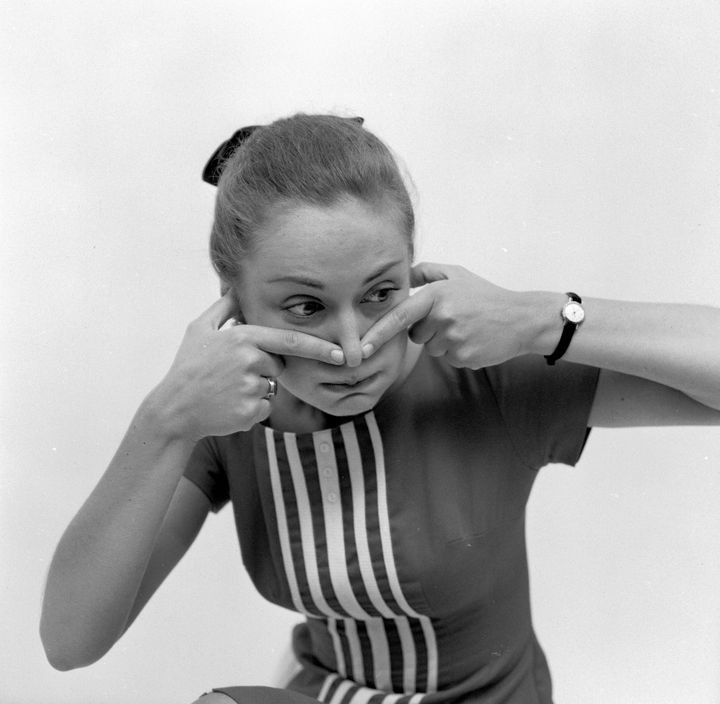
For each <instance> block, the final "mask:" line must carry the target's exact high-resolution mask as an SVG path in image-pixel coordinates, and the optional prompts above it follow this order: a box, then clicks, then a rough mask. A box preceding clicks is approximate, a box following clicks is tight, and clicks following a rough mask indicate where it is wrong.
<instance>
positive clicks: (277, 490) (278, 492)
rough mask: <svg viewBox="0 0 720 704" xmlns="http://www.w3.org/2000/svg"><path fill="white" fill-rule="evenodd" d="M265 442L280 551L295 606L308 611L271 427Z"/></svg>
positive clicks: (266, 432) (302, 611) (267, 429)
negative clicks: (295, 561)
mask: <svg viewBox="0 0 720 704" xmlns="http://www.w3.org/2000/svg"><path fill="white" fill-rule="evenodd" d="M265 444H266V445H267V453H268V464H269V465H270V483H271V485H272V492H273V500H274V501H275V517H276V520H277V527H278V537H279V538H280V551H281V552H282V558H283V565H284V567H285V576H286V577H287V581H288V585H289V587H290V595H291V597H292V602H293V604H294V606H295V608H296V609H297V610H298V611H299V612H300V613H308V611H307V609H306V608H305V606H304V605H303V603H302V599H301V598H300V590H299V589H298V583H297V577H296V575H295V566H294V565H293V560H292V553H291V551H290V534H289V531H288V526H287V516H286V515H285V502H284V501H283V495H282V486H281V484H280V469H279V467H278V463H277V455H276V454H275V437H274V435H273V431H272V430H271V429H270V428H265Z"/></svg>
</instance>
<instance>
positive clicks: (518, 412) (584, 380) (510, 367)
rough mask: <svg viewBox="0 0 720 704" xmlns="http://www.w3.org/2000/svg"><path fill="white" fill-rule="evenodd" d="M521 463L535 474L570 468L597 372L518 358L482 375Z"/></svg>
mask: <svg viewBox="0 0 720 704" xmlns="http://www.w3.org/2000/svg"><path fill="white" fill-rule="evenodd" d="M484 371H485V373H486V375H487V378H488V381H489V383H490V386H491V388H492V390H493V393H494V395H495V399H496V401H497V404H498V406H499V409H500V413H501V416H502V418H503V420H504V422H505V424H506V426H507V429H508V432H509V434H510V436H511V438H512V441H513V443H514V445H515V447H516V449H517V451H518V453H519V455H520V456H521V458H522V459H523V460H524V461H525V462H526V463H527V464H528V465H530V466H531V467H532V468H534V469H539V468H540V467H543V466H544V465H546V464H548V463H551V462H559V463H562V464H568V465H575V464H576V463H577V461H578V460H579V459H580V455H581V454H582V450H583V447H584V446H585V441H586V440H587V437H588V433H589V427H588V420H589V417H590V411H591V409H592V403H593V399H594V398H595V389H596V387H597V380H598V375H599V373H600V370H599V369H597V368H595V367H588V366H585V365H582V364H573V363H572V362H560V363H558V364H556V365H554V366H550V365H548V364H546V362H545V360H544V359H543V358H542V357H540V356H529V355H528V356H523V357H517V358H515V359H512V360H510V361H508V362H505V363H503V364H499V365H497V366H494V367H488V368H487V369H485V370H484Z"/></svg>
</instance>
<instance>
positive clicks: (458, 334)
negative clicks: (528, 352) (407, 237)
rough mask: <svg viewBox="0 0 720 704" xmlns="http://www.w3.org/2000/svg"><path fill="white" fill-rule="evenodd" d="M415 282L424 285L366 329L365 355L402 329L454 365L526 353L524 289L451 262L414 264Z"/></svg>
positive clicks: (487, 362)
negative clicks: (520, 290) (517, 289)
mask: <svg viewBox="0 0 720 704" xmlns="http://www.w3.org/2000/svg"><path fill="white" fill-rule="evenodd" d="M411 284H412V286H413V287H422V288H420V289H419V290H418V291H417V292H416V293H415V294H413V295H412V296H410V297H409V298H406V299H405V300H404V301H402V303H399V304H398V305H397V306H395V307H394V308H393V309H392V310H391V311H389V312H388V313H387V314H386V315H384V316H383V317H382V318H381V319H380V320H378V321H377V322H376V323H375V324H374V325H373V326H372V327H371V328H370V330H368V331H367V333H366V334H365V336H364V337H363V339H362V341H361V347H362V348H363V356H364V357H369V356H370V355H371V354H372V353H373V352H374V351H375V350H377V349H378V348H379V347H380V346H381V345H383V344H385V343H386V342H387V341H388V340H390V339H392V338H393V337H395V335H397V334H399V333H401V332H402V331H403V330H409V336H410V339H411V340H412V341H413V342H416V343H418V344H423V345H425V350H426V351H427V353H428V354H430V355H431V356H433V357H442V356H447V359H448V361H449V362H450V364H452V365H453V366H454V367H469V368H471V369H479V368H480V367H486V366H491V365H493V364H499V363H500V362H504V361H506V360H507V359H510V358H512V357H516V356H517V355H519V354H522V353H523V351H524V350H523V345H522V339H521V337H522V331H523V327H522V317H523V308H522V306H521V297H522V295H523V294H520V293H517V292H514V291H508V290H507V289H504V288H500V287H499V286H495V285H494V284H491V283H490V282H489V281H486V280H485V279H482V278H480V277H479V276H476V275H475V274H473V273H472V272H470V271H468V270H467V269H465V268H464V267H461V266H452V265H449V264H432V263H422V264H418V265H416V266H414V267H413V268H412V272H411Z"/></svg>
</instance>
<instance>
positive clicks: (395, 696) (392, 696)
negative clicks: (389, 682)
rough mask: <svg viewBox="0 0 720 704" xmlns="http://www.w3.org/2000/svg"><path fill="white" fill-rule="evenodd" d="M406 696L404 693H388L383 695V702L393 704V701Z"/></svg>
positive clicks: (383, 703)
mask: <svg viewBox="0 0 720 704" xmlns="http://www.w3.org/2000/svg"><path fill="white" fill-rule="evenodd" d="M404 696H405V695H404V694H386V695H385V696H384V697H383V700H382V704H393V702H396V701H397V700H398V699H400V698H401V697H404Z"/></svg>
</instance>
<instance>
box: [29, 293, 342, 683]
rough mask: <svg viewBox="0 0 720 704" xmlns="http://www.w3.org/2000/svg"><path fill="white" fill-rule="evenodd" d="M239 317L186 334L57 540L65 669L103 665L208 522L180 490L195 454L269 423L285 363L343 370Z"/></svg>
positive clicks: (195, 499)
mask: <svg viewBox="0 0 720 704" xmlns="http://www.w3.org/2000/svg"><path fill="white" fill-rule="evenodd" d="M233 310H234V302H233V300H232V297H231V296H230V295H227V296H224V297H223V298H222V299H220V300H219V301H217V302H216V303H215V304H214V305H213V306H211V307H210V308H209V309H208V310H207V311H206V312H205V313H203V314H202V315H201V316H200V317H199V318H198V319H197V320H195V321H193V322H192V323H191V324H190V325H189V326H188V329H187V333H186V335H185V338H184V339H183V342H182V345H181V346H180V350H179V351H178V354H177V356H176V358H175V361H174V362H173V365H172V367H171V369H170V371H169V372H168V374H167V375H166V377H165V378H164V379H163V380H162V382H161V383H160V384H159V385H158V386H157V387H156V388H155V389H154V390H153V391H152V392H151V393H150V394H149V396H148V397H147V398H146V400H145V401H144V402H143V404H142V405H141V407H140V409H139V410H138V412H137V413H136V414H135V417H134V418H133V421H132V423H131V424H130V428H129V429H128V431H127V433H126V435H125V438H124V439H123V441H122V443H121V445H120V447H119V448H118V450H117V452H116V454H115V456H114V458H113V459H112V461H111V462H110V465H109V467H108V468H107V470H106V471H105V473H104V474H103V476H102V478H101V479H100V481H99V482H98V484H97V486H96V487H95V489H94V490H93V492H92V494H91V495H90V497H89V498H88V499H87V501H86V502H85V503H84V504H83V506H82V507H81V509H80V510H79V511H78V513H77V515H76V516H75V518H74V519H73V521H72V522H71V523H70V525H69V526H68V528H67V530H66V531H65V533H64V535H63V536H62V538H61V540H60V543H59V545H58V547H57V550H56V551H55V555H54V557H53V560H52V563H51V565H50V570H49V573H48V578H47V585H46V590H45V596H44V600H43V610H42V618H41V624H40V631H41V637H42V640H43V644H44V647H45V650H46V653H47V656H48V659H49V660H50V662H51V663H52V664H53V665H54V666H55V667H56V668H58V669H63V670H67V669H71V668H75V667H81V666H83V665H87V664H90V663H92V662H94V661H96V660H97V659H99V658H100V657H102V655H104V654H105V653H106V652H107V650H108V649H109V648H111V647H112V645H113V644H114V643H115V642H116V641H117V639H118V638H119V637H120V636H121V635H122V633H123V632H124V631H125V630H126V629H127V627H128V625H129V624H130V623H131V622H132V620H133V619H134V618H135V617H136V616H137V614H138V613H139V611H140V610H141V609H142V607H143V605H144V604H145V602H146V601H147V599H149V598H150V596H151V595H152V593H153V592H154V590H155V589H156V588H157V586H158V585H159V584H160V583H161V582H162V580H163V579H164V577H165V576H166V575H167V574H168V572H169V571H170V570H171V569H172V568H173V566H174V565H175V564H176V563H177V561H178V560H179V559H180V557H181V556H182V554H183V553H184V552H185V550H186V549H187V547H188V546H189V545H190V544H191V543H192V541H193V540H194V538H195V536H196V535H197V532H198V531H199V530H200V527H201V526H202V523H203V521H204V519H205V517H206V515H207V512H208V500H207V498H206V497H205V496H204V495H203V494H202V493H201V492H200V491H199V490H198V489H197V488H195V487H194V486H193V485H191V484H190V483H189V482H187V481H185V480H183V479H182V475H183V472H184V469H185V467H186V465H187V461H188V459H189V457H190V455H191V453H192V450H193V448H194V446H195V443H196V442H197V441H198V440H200V439H201V438H203V437H207V436H210V435H227V434H230V433H233V432H237V431H241V430H247V429H248V428H250V427H252V426H253V425H254V424H255V423H257V422H258V421H260V420H262V419H263V418H266V417H267V416H268V414H269V413H270V402H269V401H268V400H267V399H265V398H264V396H265V393H266V391H267V379H266V378H264V377H267V376H273V377H277V376H280V375H281V374H282V371H283V362H282V357H281V356H280V355H283V354H294V355H299V356H306V357H311V358H313V359H320V360H323V361H326V362H327V363H328V364H337V363H338V360H337V359H334V356H335V357H337V352H339V350H338V348H337V346H336V345H333V344H331V343H329V342H326V341H324V340H320V339H319V338H314V337H312V336H310V335H303V334H302V333H295V332H293V331H289V332H288V331H284V330H274V329H270V328H262V327H253V326H249V325H239V326H231V327H227V328H223V325H224V323H225V322H226V321H227V320H229V319H230V317H231V316H232V314H233ZM340 352H341V351H340ZM333 355H334V356H333ZM341 356H342V355H340V357H341ZM339 361H340V362H342V359H340V360H339Z"/></svg>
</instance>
